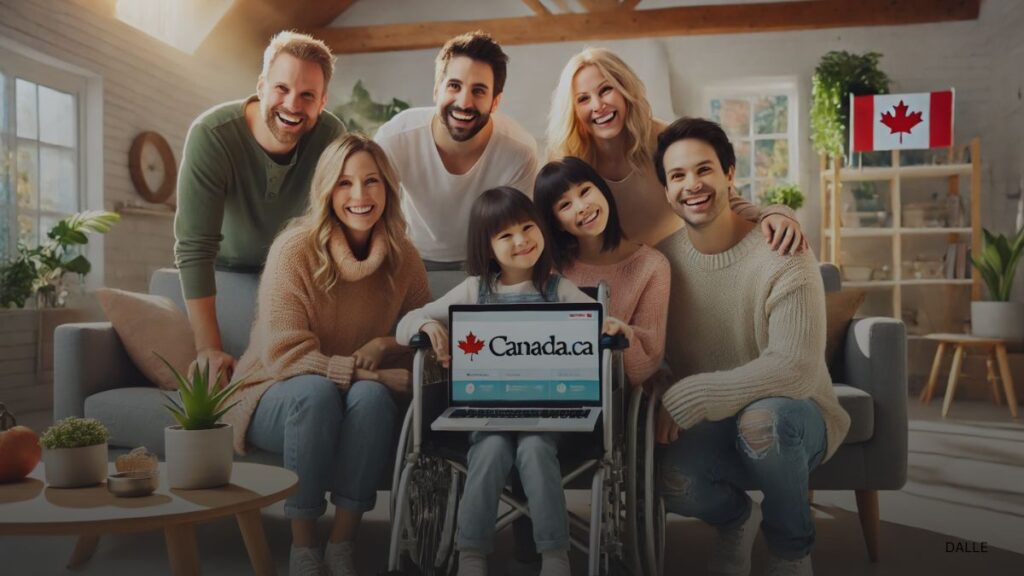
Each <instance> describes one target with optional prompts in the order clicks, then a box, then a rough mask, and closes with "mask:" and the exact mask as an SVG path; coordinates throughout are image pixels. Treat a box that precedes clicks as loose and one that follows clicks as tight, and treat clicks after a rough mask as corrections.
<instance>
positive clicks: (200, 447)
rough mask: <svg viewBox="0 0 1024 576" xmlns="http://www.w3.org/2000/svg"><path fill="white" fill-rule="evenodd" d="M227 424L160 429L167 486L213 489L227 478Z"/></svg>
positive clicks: (230, 458) (229, 448)
mask: <svg viewBox="0 0 1024 576" xmlns="http://www.w3.org/2000/svg"><path fill="white" fill-rule="evenodd" d="M231 434H232V432H231V425H230V424H223V423H221V424H218V425H217V427H216V428H211V429H209V430H185V429H183V428H182V427H181V426H168V427H167V428H164V456H165V459H166V461H167V485H168V486H170V487H171V488H179V489H182V490H195V489H200V488H216V487H217V486H223V485H225V484H227V483H228V482H230V481H231V463H232V461H233V459H234V456H235V454H234V450H233V448H232V446H231Z"/></svg>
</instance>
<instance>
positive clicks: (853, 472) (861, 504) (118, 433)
mask: <svg viewBox="0 0 1024 576" xmlns="http://www.w3.org/2000/svg"><path fill="white" fill-rule="evenodd" d="M821 271H822V278H823V280H824V283H825V288H826V290H838V289H839V288H840V278H839V272H838V270H837V269H836V268H835V267H834V266H831V265H828V264H824V265H822V267H821ZM462 278H464V275H463V274H462V273H461V272H432V273H430V283H431V292H432V293H433V294H437V295H440V294H444V293H445V292H446V291H447V290H448V289H449V288H451V287H452V286H454V285H455V284H456V283H458V282H459V281H461V280H462ZM257 283H258V277H257V276H255V275H248V274H233V273H227V272H218V273H217V286H218V288H219V291H218V295H217V317H218V320H219V322H220V326H221V331H222V339H223V342H224V346H225V349H226V350H227V351H228V352H230V353H231V354H233V355H235V356H236V357H237V356H239V355H240V354H241V353H242V352H243V351H244V350H245V347H246V346H247V344H248V341H249V329H250V327H251V325H252V319H253V314H254V311H255V301H256V288H257ZM149 291H150V293H152V294H161V295H164V296H167V297H169V298H171V299H172V300H174V301H175V302H176V303H177V304H178V306H179V307H181V308H182V309H184V301H183V299H182V294H181V286H180V284H179V279H178V274H177V271H175V270H158V271H157V272H155V273H154V274H153V277H152V278H151V280H150V287H149ZM906 340H907V339H906V332H905V329H904V326H903V323H902V322H900V321H898V320H894V319H892V318H863V319H857V320H854V321H853V322H852V323H851V325H850V328H849V332H848V336H847V339H846V343H845V348H844V349H843V351H842V354H841V356H842V360H841V361H840V362H839V363H838V364H837V366H836V367H834V370H833V380H834V381H835V384H836V393H837V395H838V396H839V401H840V403H841V404H842V405H843V407H844V408H845V409H846V410H847V411H848V412H849V413H850V416H851V417H852V425H851V427H850V433H849V435H848V436H847V438H846V441H845V443H844V444H843V446H842V447H840V449H839V451H838V452H837V453H836V454H835V456H834V457H833V458H832V459H831V460H829V461H828V462H827V463H825V464H824V465H823V466H821V467H820V468H818V469H817V470H815V471H814V473H813V474H812V475H811V488H812V489H816V490H854V491H856V494H857V505H858V510H859V513H860V516H861V525H862V528H863V530H864V537H865V541H866V543H867V547H868V552H869V555H870V557H871V558H872V560H876V559H877V558H878V492H877V491H878V490H898V489H900V488H901V487H902V486H903V484H904V483H905V482H906V477H907V365H906ZM54 342H55V350H54V394H53V397H54V417H55V418H64V417H67V416H89V417H93V418H97V419H99V420H100V421H102V422H103V423H104V424H105V425H106V426H107V428H108V429H109V430H110V433H111V439H110V444H111V446H120V447H129V448H130V447H134V446H146V447H147V448H148V449H149V450H151V451H153V452H155V453H157V454H160V455H161V456H162V455H163V448H164V442H163V429H164V427H165V426H168V425H170V424H172V423H173V422H172V419H171V417H170V415H169V414H168V413H167V410H165V409H164V407H163V403H164V397H165V395H167V394H168V392H164V391H161V390H159V389H157V388H156V387H154V386H152V385H150V384H149V383H147V382H146V381H145V378H144V377H143V376H142V374H140V373H139V371H138V370H137V369H136V368H135V366H134V365H133V364H132V362H131V360H130V359H129V358H128V355H127V354H126V353H125V350H124V347H123V346H122V344H121V341H120V339H119V338H118V336H117V334H116V333H115V332H114V330H113V329H112V328H111V326H110V323H108V322H96V323H88V324H65V325H63V326H60V327H59V328H57V331H56V333H55V336H54ZM244 459H246V460H255V461H263V462H276V463H280V457H279V456H277V455H276V454H268V453H264V452H259V451H256V450H254V451H251V452H250V453H249V454H248V455H247V456H245V458H244Z"/></svg>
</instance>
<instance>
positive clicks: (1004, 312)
mask: <svg viewBox="0 0 1024 576" xmlns="http://www.w3.org/2000/svg"><path fill="white" fill-rule="evenodd" d="M971 332H972V333H973V334H974V335H975V336H987V337H990V338H1005V339H1007V340H1024V302H971Z"/></svg>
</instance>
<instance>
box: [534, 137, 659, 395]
mask: <svg viewBox="0 0 1024 576" xmlns="http://www.w3.org/2000/svg"><path fill="white" fill-rule="evenodd" d="M533 199H534V202H535V203H536V204H537V210H538V211H539V212H540V214H541V219H542V220H544V223H545V225H546V226H547V228H548V230H549V231H550V232H551V236H552V246H551V253H552V256H553V257H554V260H555V266H556V268H557V269H558V271H559V272H561V273H562V275H563V276H565V277H566V278H568V279H570V280H572V281H573V283H574V284H576V285H577V286H596V285H597V283H598V282H600V281H601V280H604V281H606V282H607V283H608V288H609V292H610V302H609V308H610V310H609V314H610V315H611V316H614V317H615V318H621V319H622V321H624V322H626V323H627V324H628V325H629V326H630V328H632V329H633V338H632V339H631V340H630V343H629V348H627V349H626V352H625V356H624V358H623V360H624V363H625V369H626V377H627V378H628V380H629V382H630V383H631V384H633V385H634V386H637V385H640V384H643V383H644V382H645V381H647V379H648V378H650V377H651V376H652V375H653V374H654V373H655V371H656V370H657V369H658V366H660V365H661V359H662V355H663V354H664V352H665V318H666V316H668V294H669V282H670V270H669V264H668V260H666V259H665V257H664V256H663V255H662V254H661V253H660V252H658V251H657V250H654V249H653V248H650V247H648V246H644V245H643V244H640V243H638V242H633V241H630V240H628V239H627V238H626V237H625V236H624V234H623V232H622V228H621V226H620V224H619V213H618V210H617V208H616V206H615V197H614V196H613V195H612V191H611V189H609V187H608V184H607V183H606V182H605V181H604V178H601V176H600V175H599V174H598V173H597V171H596V170H594V169H593V168H592V167H591V166H590V164H587V163H586V162H584V161H583V160H580V159H579V158H576V157H574V156H566V157H565V158H563V159H562V160H557V161H554V162H548V163H547V164H546V165H545V166H544V167H543V168H542V169H541V171H540V173H539V174H538V175H537V181H536V185H535V188H534V191H533Z"/></svg>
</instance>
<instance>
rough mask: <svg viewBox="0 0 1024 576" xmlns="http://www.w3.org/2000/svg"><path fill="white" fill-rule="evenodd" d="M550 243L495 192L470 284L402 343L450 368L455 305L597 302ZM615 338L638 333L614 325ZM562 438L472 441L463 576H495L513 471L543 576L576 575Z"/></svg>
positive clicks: (478, 212)
mask: <svg viewBox="0 0 1024 576" xmlns="http://www.w3.org/2000/svg"><path fill="white" fill-rule="evenodd" d="M549 245H550V242H548V240H547V231H546V230H545V229H544V228H543V226H542V219H541V218H540V217H539V215H538V214H537V210H536V208H535V207H534V205H533V203H532V202H531V201H530V199H529V198H528V197H527V196H526V195H525V194H523V193H522V192H520V191H518V190H516V189H515V188H510V187H499V188H492V189H490V190H487V191H486V192H484V193H483V194H482V195H480V197H478V198H477V199H476V201H475V202H474V203H473V206H472V210H471V212H470V222H469V234H468V244H467V250H466V252H467V260H466V269H467V271H468V272H469V277H468V278H467V279H466V280H465V281H463V282H462V283H461V284H459V285H458V286H456V287H455V288H453V289H452V290H451V291H449V292H448V293H447V294H445V295H444V296H442V297H441V298H440V299H438V300H435V301H434V302H431V303H430V304H427V305H426V306H424V307H423V308H420V309H418V310H413V311H412V312H409V313H408V314H406V316H405V317H404V318H402V320H401V322H399V324H398V328H397V330H396V337H397V339H398V341H399V342H400V343H403V344H407V343H408V342H409V340H410V339H411V338H412V337H413V336H414V335H415V334H417V333H418V332H421V331H422V332H424V333H426V334H427V336H428V337H429V338H430V342H431V345H432V346H433V348H434V352H435V354H436V355H437V359H438V361H439V362H440V363H441V364H442V365H443V366H448V364H449V362H450V360H451V357H450V356H449V350H448V333H447V327H446V326H445V323H446V322H447V319H448V307H449V306H451V305H454V304H505V303H518V302H589V301H591V298H590V297H589V296H587V295H586V294H584V293H583V292H582V291H581V290H580V289H579V288H577V287H576V286H575V285H573V283H572V282H570V281H569V280H566V279H565V278H563V277H561V276H560V275H558V274H557V273H555V272H554V271H553V262H552V258H551V253H550V251H549V250H548V246H549ZM604 332H605V333H606V334H617V333H622V334H624V335H625V336H626V337H627V338H630V337H631V336H632V330H631V329H630V328H629V326H627V325H626V324H624V323H622V322H620V321H619V320H616V319H615V318H611V317H609V318H608V319H607V320H606V322H605V326H604ZM559 439H560V438H559V434H554V433H525V432H523V433H487V432H472V433H471V434H470V444H471V446H470V449H469V454H468V473H467V475H466V484H465V490H464V493H463V497H462V501H461V505H460V506H459V513H458V532H457V535H456V545H457V547H458V549H459V552H460V556H459V571H458V574H459V576H483V575H485V574H486V573H487V554H488V553H489V552H491V551H492V549H493V541H494V530H495V522H496V519H497V516H498V502H499V498H500V495H501V492H502V489H503V488H504V486H505V483H506V480H507V478H508V476H509V473H510V472H511V470H512V467H513V466H515V467H516V469H517V471H518V472H519V476H520V478H521V480H522V484H523V488H524V489H525V492H526V497H527V500H528V502H529V510H530V516H531V518H532V520H533V527H534V528H533V531H534V539H535V541H536V543H537V549H538V551H540V552H541V554H542V557H543V561H542V567H541V575H542V576H556V575H559V576H560V575H568V574H569V557H568V550H569V522H568V514H567V512H566V506H565V493H564V492H563V490H562V482H561V473H560V469H559V463H558V444H559Z"/></svg>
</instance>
